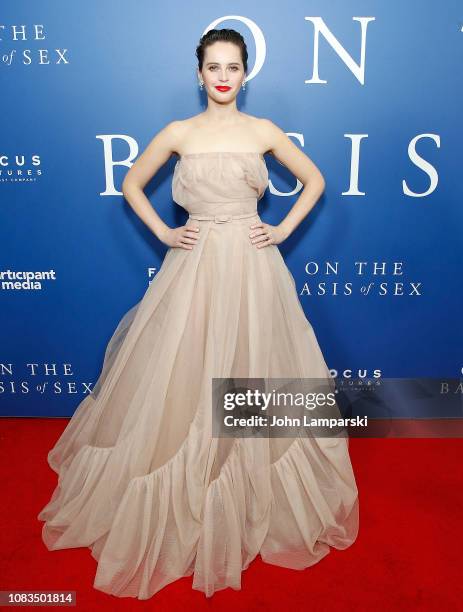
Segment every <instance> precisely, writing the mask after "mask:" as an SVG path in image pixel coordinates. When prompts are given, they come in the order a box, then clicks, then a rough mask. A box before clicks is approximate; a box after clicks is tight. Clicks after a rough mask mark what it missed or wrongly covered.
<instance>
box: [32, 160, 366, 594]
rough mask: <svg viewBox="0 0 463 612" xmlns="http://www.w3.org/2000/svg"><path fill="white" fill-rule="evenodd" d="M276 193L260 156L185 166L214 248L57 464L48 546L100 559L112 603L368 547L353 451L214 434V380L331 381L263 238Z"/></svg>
mask: <svg viewBox="0 0 463 612" xmlns="http://www.w3.org/2000/svg"><path fill="white" fill-rule="evenodd" d="M267 183H268V171H267V167H266V164H265V160H264V157H263V156H262V155H261V154H259V153H252V152H207V153H194V154H187V155H183V156H181V157H180V158H179V160H178V161H177V164H176V166H175V171H174V176H173V181H172V195H173V199H174V200H175V201H176V202H177V203H178V204H180V205H181V206H183V207H184V208H185V209H186V210H187V211H188V212H189V214H190V216H189V218H188V221H187V225H198V226H199V227H200V233H199V238H198V241H197V243H196V244H195V245H194V247H193V249H192V250H184V249H180V248H170V249H168V251H167V253H166V255H165V258H164V260H163V262H162V265H161V267H160V269H159V271H158V272H157V274H156V276H155V277H154V279H153V281H152V282H151V284H150V286H149V287H148V289H147V291H146V293H145V294H144V296H143V298H142V299H141V301H140V302H138V303H137V304H136V305H135V306H133V307H132V308H131V309H130V310H129V311H128V312H126V314H125V315H124V316H123V318H122V319H121V320H120V322H119V324H118V326H117V328H116V329H115V331H114V332H113V335H112V337H111V339H110V341H109V343H108V345H107V348H106V353H105V356H104V361H103V365H102V370H101V373H100V376H99V378H98V380H97V382H96V385H95V386H94V388H93V393H92V394H89V395H87V396H86V397H85V399H84V400H83V401H82V402H81V403H80V404H79V406H78V408H77V410H76V411H75V413H74V415H73V416H72V418H71V419H70V421H69V423H68V425H67V427H66V429H65V430H64V432H63V433H62V435H61V436H60V438H59V439H58V441H57V442H56V444H55V446H54V447H53V448H52V449H51V450H50V452H49V454H48V462H49V465H50V466H51V468H52V469H53V470H54V471H55V472H56V473H57V475H58V483H57V486H56V489H55V491H54V492H53V495H52V497H51V499H50V501H49V503H48V504H47V505H46V506H45V507H44V508H43V509H42V511H41V512H40V514H39V515H38V518H39V519H40V520H41V521H44V524H43V527H42V537H43V540H44V543H45V545H46V546H47V548H48V549H49V550H57V549H63V548H74V547H83V546H85V547H89V548H90V549H91V554H92V555H93V557H94V558H95V559H96V560H97V562H98V563H97V568H96V575H95V579H94V583H93V586H94V588H96V589H99V590H101V591H104V592H106V593H110V594H113V595H116V596H119V597H138V598H139V599H148V598H150V597H151V596H153V595H154V594H155V593H156V592H157V591H159V590H160V589H161V588H163V587H164V586H165V585H167V584H169V583H170V582H172V581H174V580H177V579H178V578H181V577H182V576H188V575H191V574H192V575H193V578H192V588H194V589H198V590H201V591H203V592H204V593H205V594H206V596H208V597H209V596H211V595H212V594H213V593H214V591H217V590H219V589H223V588H226V587H232V588H234V589H240V588H241V573H242V571H243V570H245V569H246V568H247V567H248V566H249V564H250V563H251V561H252V560H253V559H254V558H255V557H256V556H257V555H258V554H260V556H261V558H262V559H263V561H265V562H267V563H272V564H275V565H279V566H283V567H288V568H294V569H303V568H305V567H308V566H310V565H313V564H315V563H317V562H318V561H320V559H322V558H323V557H324V556H325V555H327V554H328V553H329V550H330V546H331V547H334V548H337V549H345V548H347V547H348V546H350V545H351V544H352V543H353V542H354V540H355V539H356V537H357V533H358V516H359V511H358V491H357V487H356V481H355V478H354V474H353V470H352V466H351V462H350V457H349V453H348V439H346V438H336V437H334V438H311V437H298V438H278V439H276V438H273V439H268V438H267V439H256V438H228V439H225V438H214V437H213V435H212V426H211V379H212V378H213V377H222V378H227V377H242V378H248V377H275V378H277V377H288V378H290V377H295V378H296V377H312V378H326V377H329V371H328V367H327V365H326V363H325V361H324V358H323V355H322V353H321V350H320V347H319V344H318V342H317V339H316V336H315V334H314V331H313V328H312V326H311V324H310V323H309V321H308V320H307V318H306V317H305V314H304V311H303V309H302V306H301V304H300V302H299V297H298V295H297V291H296V287H295V282H294V279H293V277H292V275H291V273H290V271H289V270H288V268H287V266H286V264H285V262H284V260H283V258H282V256H281V254H280V251H279V249H278V247H277V246H276V245H270V246H267V247H263V248H260V249H257V248H256V246H255V244H251V241H250V238H249V233H250V229H249V226H250V225H252V224H253V223H256V222H257V221H260V217H259V215H258V213H257V202H258V200H259V199H260V198H261V197H262V195H263V193H264V191H265V189H266V187H267Z"/></svg>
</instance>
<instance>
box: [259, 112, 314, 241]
mask: <svg viewBox="0 0 463 612" xmlns="http://www.w3.org/2000/svg"><path fill="white" fill-rule="evenodd" d="M261 125H262V128H263V135H264V139H265V142H266V143H267V145H268V146H267V150H268V151H269V152H271V153H272V154H273V155H274V156H275V158H276V159H278V161H280V162H281V163H282V164H283V165H284V166H285V167H286V168H288V170H289V171H290V172H292V173H293V174H294V176H295V177H296V178H298V179H299V180H300V181H301V183H302V184H303V185H304V189H303V190H302V192H301V194H300V196H299V198H298V199H297V201H296V202H295V204H294V206H293V207H292V208H291V210H290V211H289V213H288V214H287V215H286V217H285V218H284V219H283V221H282V222H281V223H280V224H279V225H278V226H277V227H278V228H279V230H280V232H281V234H282V237H283V239H285V238H287V237H288V236H289V235H290V234H292V232H293V231H294V230H295V229H296V227H297V226H298V225H299V223H300V222H301V221H302V220H303V219H304V218H305V217H306V216H307V215H308V214H309V212H310V211H311V210H312V208H313V207H314V206H315V204H316V203H317V201H318V199H319V198H320V196H321V195H322V193H323V191H324V190H325V179H324V178H323V175H322V173H321V172H320V170H319V169H318V168H317V166H316V165H315V164H314V163H313V161H312V160H311V159H310V157H308V156H307V155H306V154H305V153H303V151H301V149H299V147H297V146H296V145H295V144H294V143H293V142H292V140H290V139H289V138H288V136H287V135H286V134H285V133H284V132H283V130H282V129H281V128H279V127H278V126H277V125H275V124H274V123H272V121H270V120H269V119H261Z"/></svg>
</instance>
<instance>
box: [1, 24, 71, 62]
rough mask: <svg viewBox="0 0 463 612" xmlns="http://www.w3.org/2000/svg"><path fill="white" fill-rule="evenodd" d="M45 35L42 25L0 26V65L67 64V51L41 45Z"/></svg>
mask: <svg viewBox="0 0 463 612" xmlns="http://www.w3.org/2000/svg"><path fill="white" fill-rule="evenodd" d="M46 38H47V34H46V32H45V26H44V25H43V24H34V25H30V26H27V25H2V24H0V43H1V44H2V55H1V58H2V65H3V66H15V65H18V64H20V65H21V64H22V65H24V66H31V65H39V66H47V65H50V66H51V65H52V66H55V65H57V64H61V65H63V64H69V58H68V56H67V53H68V49H61V48H56V47H55V46H54V45H53V49H48V48H46V45H45V44H44V43H43V41H44V40H46Z"/></svg>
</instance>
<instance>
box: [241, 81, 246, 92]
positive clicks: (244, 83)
mask: <svg viewBox="0 0 463 612" xmlns="http://www.w3.org/2000/svg"><path fill="white" fill-rule="evenodd" d="M241 87H242V89H243V91H245V90H246V81H243V84H242V86H241Z"/></svg>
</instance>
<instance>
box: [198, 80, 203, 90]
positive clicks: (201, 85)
mask: <svg viewBox="0 0 463 612" xmlns="http://www.w3.org/2000/svg"><path fill="white" fill-rule="evenodd" d="M203 85H204V83H203V82H202V81H199V89H200V90H201V91H202V90H203Z"/></svg>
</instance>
